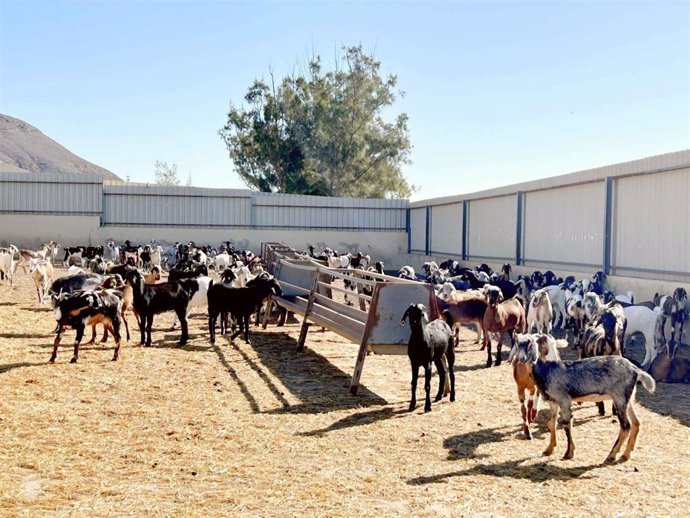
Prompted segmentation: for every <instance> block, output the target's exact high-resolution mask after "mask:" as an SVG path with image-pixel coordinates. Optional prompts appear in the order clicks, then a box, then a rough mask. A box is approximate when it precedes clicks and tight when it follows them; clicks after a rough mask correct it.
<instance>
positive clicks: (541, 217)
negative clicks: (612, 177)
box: [522, 181, 606, 266]
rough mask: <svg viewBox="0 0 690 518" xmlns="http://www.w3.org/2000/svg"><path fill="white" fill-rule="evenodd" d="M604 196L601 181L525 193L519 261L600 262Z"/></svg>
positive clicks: (591, 263)
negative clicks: (521, 246) (521, 249)
mask: <svg viewBox="0 0 690 518" xmlns="http://www.w3.org/2000/svg"><path fill="white" fill-rule="evenodd" d="M605 195H606V182H604V181H599V182H593V183H586V184H581V185H573V186H569V187H561V188H558V189H548V190H543V191H534V192H528V193H525V195H524V216H523V218H524V219H523V222H524V223H523V225H524V226H523V228H524V231H523V245H524V246H523V252H522V257H523V260H524V261H525V262H530V261H543V262H553V263H569V264H580V265H596V266H599V265H601V264H602V262H603V254H604V206H605V200H604V197H605Z"/></svg>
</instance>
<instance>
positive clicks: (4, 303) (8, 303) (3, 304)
mask: <svg viewBox="0 0 690 518" xmlns="http://www.w3.org/2000/svg"><path fill="white" fill-rule="evenodd" d="M16 305H17V303H16V302H0V306H16Z"/></svg>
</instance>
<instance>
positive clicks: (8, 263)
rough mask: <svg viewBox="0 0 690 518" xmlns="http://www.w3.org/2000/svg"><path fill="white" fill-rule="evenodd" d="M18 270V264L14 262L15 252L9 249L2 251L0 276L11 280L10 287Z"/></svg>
mask: <svg viewBox="0 0 690 518" xmlns="http://www.w3.org/2000/svg"><path fill="white" fill-rule="evenodd" d="M16 269H17V263H16V262H15V260H14V250H12V248H9V249H3V250H2V251H0V274H2V275H4V276H5V277H7V278H8V279H9V281H10V286H11V285H12V281H13V278H14V272H15V270H16Z"/></svg>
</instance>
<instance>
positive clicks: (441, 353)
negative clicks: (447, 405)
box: [400, 304, 455, 412]
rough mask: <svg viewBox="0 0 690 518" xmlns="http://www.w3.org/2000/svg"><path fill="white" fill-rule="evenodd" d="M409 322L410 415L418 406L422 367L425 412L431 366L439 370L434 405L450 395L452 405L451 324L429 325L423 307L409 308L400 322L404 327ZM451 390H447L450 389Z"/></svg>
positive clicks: (452, 356)
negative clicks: (418, 386) (421, 368)
mask: <svg viewBox="0 0 690 518" xmlns="http://www.w3.org/2000/svg"><path fill="white" fill-rule="evenodd" d="M408 318H409V320H410V329H411V330H412V333H411V334H410V340H409V342H408V345H407V356H408V357H409V358H410V364H411V366H412V399H411V400H410V408H409V410H410V412H411V411H412V410H414V409H415V407H416V406H417V378H418V377H419V368H420V367H424V391H425V399H424V411H425V412H429V411H430V410H431V395H430V392H431V364H432V362H433V363H434V364H435V365H436V370H438V377H439V384H438V393H437V394H436V398H435V399H434V401H441V399H442V398H443V396H445V395H446V394H448V393H450V400H451V401H455V372H454V371H453V366H454V365H455V351H454V350H453V333H452V331H451V329H450V325H452V322H450V325H449V322H446V321H445V320H444V319H441V318H438V319H436V320H434V321H433V322H429V313H428V311H427V309H426V307H425V306H424V305H423V304H410V306H409V307H408V308H407V310H405V313H404V314H403V316H402V319H401V320H400V325H405V321H406V320H407V319H408ZM449 386H450V388H449Z"/></svg>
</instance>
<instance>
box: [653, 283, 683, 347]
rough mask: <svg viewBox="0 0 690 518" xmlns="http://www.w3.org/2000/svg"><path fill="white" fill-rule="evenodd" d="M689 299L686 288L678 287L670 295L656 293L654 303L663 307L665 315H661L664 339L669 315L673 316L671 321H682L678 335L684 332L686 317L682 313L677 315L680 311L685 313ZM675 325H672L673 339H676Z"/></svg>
mask: <svg viewBox="0 0 690 518" xmlns="http://www.w3.org/2000/svg"><path fill="white" fill-rule="evenodd" d="M687 300H688V294H687V291H686V290H685V288H681V287H678V288H676V289H675V290H674V292H673V296H672V297H669V296H668V295H659V294H658V293H657V294H655V295H654V299H653V302H654V305H655V306H659V307H661V308H662V309H663V315H662V317H661V336H662V338H663V339H664V340H666V332H665V331H666V321H667V319H668V317H671V321H673V320H674V317H675V320H676V323H680V324H681V326H680V333H679V334H678V336H679V337H680V336H681V335H682V333H683V326H682V324H683V322H685V318H683V317H681V316H680V315H678V316H676V314H677V313H678V312H681V313H684V312H685V304H686V302H687ZM675 327H676V326H675V325H674V324H672V325H671V341H674V339H675V330H676V329H675Z"/></svg>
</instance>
